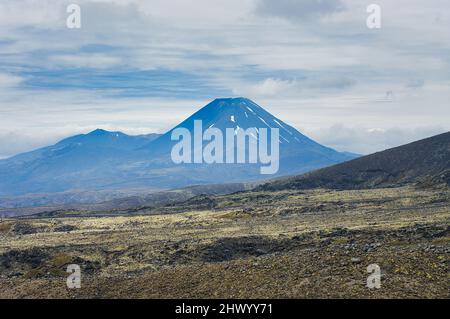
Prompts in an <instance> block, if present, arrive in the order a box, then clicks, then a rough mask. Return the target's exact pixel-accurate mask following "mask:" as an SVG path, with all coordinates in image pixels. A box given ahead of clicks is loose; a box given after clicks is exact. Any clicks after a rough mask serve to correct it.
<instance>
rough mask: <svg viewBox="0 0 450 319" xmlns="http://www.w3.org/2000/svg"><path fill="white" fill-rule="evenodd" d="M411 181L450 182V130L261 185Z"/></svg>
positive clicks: (369, 185) (385, 184) (347, 186)
mask: <svg viewBox="0 0 450 319" xmlns="http://www.w3.org/2000/svg"><path fill="white" fill-rule="evenodd" d="M411 182H420V183H430V182H431V183H434V184H438V183H446V184H447V185H450V132H447V133H444V134H440V135H437V136H433V137H430V138H427V139H424V140H420V141H417V142H414V143H410V144H407V145H403V146H400V147H396V148H393V149H389V150H386V151H383V152H379V153H375V154H372V155H368V156H364V157H360V158H357V159H354V160H352V161H349V162H345V163H342V164H338V165H335V166H331V167H327V168H323V169H320V170H317V171H314V172H311V173H308V174H305V175H302V176H295V177H289V178H284V179H279V180H275V181H273V182H270V183H267V184H264V185H262V186H261V187H260V188H261V189H264V190H281V189H308V188H317V187H323V188H334V189H362V188H374V187H389V186H397V185H403V184H406V183H411Z"/></svg>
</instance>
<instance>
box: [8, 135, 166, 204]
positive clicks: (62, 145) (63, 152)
mask: <svg viewBox="0 0 450 319" xmlns="http://www.w3.org/2000/svg"><path fill="white" fill-rule="evenodd" d="M158 137H159V135H158V134H148V135H139V136H129V135H126V134H124V133H121V132H108V131H105V130H100V129H97V130H95V131H92V132H91V133H89V134H80V135H76V136H72V137H69V138H66V139H64V140H62V141H60V142H58V143H56V144H55V145H52V146H48V147H44V148H41V149H38V150H35V151H32V152H27V153H23V154H19V155H17V156H14V157H11V158H8V159H5V160H1V161H0V178H1V179H0V195H4V194H13V195H16V194H25V193H33V192H59V191H64V190H66V189H67V188H66V186H67V185H68V186H69V188H78V187H81V188H83V186H88V184H89V182H88V179H92V178H95V175H92V176H91V178H89V174H91V173H92V171H98V170H99V169H101V167H102V166H103V167H105V166H110V165H111V164H112V163H113V162H120V161H121V159H122V158H123V157H124V156H125V155H126V154H127V152H130V151H132V150H134V149H136V148H138V147H141V146H142V145H144V144H147V143H149V142H150V141H152V140H154V139H156V138H158ZM77 179H78V180H79V182H78V183H76V180H77ZM73 181H75V183H74V182H73Z"/></svg>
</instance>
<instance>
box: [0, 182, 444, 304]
mask: <svg viewBox="0 0 450 319" xmlns="http://www.w3.org/2000/svg"><path fill="white" fill-rule="evenodd" d="M449 203H450V191H449V189H448V188H445V187H443V188H438V189H430V190H426V189H417V188H414V187H412V186H405V187H400V188H385V189H373V190H352V191H336V190H325V189H317V190H284V191H274V192H269V191H258V192H256V191H255V192H248V193H236V194H233V195H224V196H217V197H207V196H198V197H195V198H193V199H190V200H188V201H186V202H184V203H181V204H172V205H170V206H167V207H163V208H158V209H145V208H144V209H141V210H135V211H133V212H123V213H121V214H120V215H111V216H105V212H102V213H100V214H96V213H89V212H66V213H64V214H60V215H57V216H54V217H51V218H50V217H41V218H27V219H5V220H2V221H1V223H0V239H1V240H0V274H1V277H0V297H2V298H312V297H319V298H330V297H336V298H344V297H349V298H421V297H424V298H449V297H450V290H449V287H450V285H449V283H450V276H449V254H450V227H449V225H450V205H449ZM72 263H75V264H79V265H80V266H81V269H82V287H81V289H68V288H67V287H66V277H67V276H68V273H66V272H65V270H66V267H67V265H68V264H72ZM370 264H378V265H379V266H380V268H381V271H382V283H381V288H380V289H369V288H367V287H366V279H367V277H368V275H369V274H368V273H367V266H368V265H370Z"/></svg>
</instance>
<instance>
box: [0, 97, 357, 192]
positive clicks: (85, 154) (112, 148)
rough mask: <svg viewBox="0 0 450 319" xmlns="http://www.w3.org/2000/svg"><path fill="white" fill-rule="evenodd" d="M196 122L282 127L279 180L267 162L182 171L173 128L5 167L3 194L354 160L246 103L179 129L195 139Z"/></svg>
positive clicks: (111, 137)
mask: <svg viewBox="0 0 450 319" xmlns="http://www.w3.org/2000/svg"><path fill="white" fill-rule="evenodd" d="M196 120H201V121H202V124H203V129H204V130H205V129H207V128H209V127H211V128H218V129H220V130H221V131H222V132H225V130H226V129H227V128H231V129H234V130H235V133H236V132H238V131H239V130H245V129H247V128H256V129H257V130H259V129H261V128H267V129H270V128H278V129H279V132H280V139H279V143H280V144H279V145H280V161H279V171H278V174H277V175H261V173H260V168H261V166H262V164H261V163H257V164H249V163H241V164H182V165H176V164H175V163H174V162H173V161H172V158H171V154H170V153H171V150H172V147H173V145H175V144H176V143H177V141H172V140H171V134H172V131H173V130H170V131H169V132H167V133H165V134H164V135H162V136H156V135H150V136H128V135H125V134H123V133H120V132H107V131H102V130H96V131H94V132H91V133H90V134H87V135H77V136H74V137H70V138H68V139H65V140H63V141H61V142H59V143H57V144H56V145H54V146H50V147H47V148H43V149H39V150H36V151H34V152H30V153H25V154H22V155H18V156H15V157H13V158H10V159H7V160H3V161H0V196H3V197H6V196H17V195H23V194H30V193H54V192H67V191H72V190H77V191H84V190H89V191H100V190H101V191H103V190H120V191H122V190H130V189H134V190H136V189H141V190H142V191H143V192H145V189H147V188H152V189H153V190H155V189H173V188H181V187H186V186H190V185H202V184H218V183H241V182H252V181H257V180H261V179H266V178H268V177H274V176H281V175H289V174H298V173H303V172H307V171H310V170H313V169H317V168H321V167H325V166H329V165H333V164H336V163H340V162H343V161H346V160H349V159H352V158H354V157H355V156H354V155H350V154H347V153H340V152H337V151H335V150H333V149H331V148H328V147H325V146H322V145H320V144H319V143H317V142H315V141H313V140H311V139H310V138H308V137H306V136H304V135H303V134H301V133H300V132H298V131H297V130H296V129H295V128H293V127H292V126H289V125H288V124H286V123H284V122H283V121H281V120H280V119H277V118H276V117H274V116H273V115H271V114H270V113H268V112H267V111H265V110H264V109H263V108H262V107H260V106H259V105H257V104H256V103H254V102H252V101H250V100H248V99H245V98H232V99H217V100H214V101H213V102H211V103H209V104H208V105H206V106H205V107H203V108H202V109H200V110H199V111H198V112H196V113H195V114H193V115H192V116H190V117H189V118H187V119H186V120H185V121H183V122H182V123H180V124H179V125H177V126H176V127H175V128H180V127H182V128H186V129H188V130H189V131H190V132H192V133H193V129H194V121H196ZM175 128H174V129H175ZM236 134H237V133H236ZM251 138H255V139H257V138H259V136H252V137H251ZM205 144H207V143H206V142H205V143H204V145H203V146H205ZM269 148H270V145H269ZM235 154H236V152H235ZM9 200H10V199H8V201H9Z"/></svg>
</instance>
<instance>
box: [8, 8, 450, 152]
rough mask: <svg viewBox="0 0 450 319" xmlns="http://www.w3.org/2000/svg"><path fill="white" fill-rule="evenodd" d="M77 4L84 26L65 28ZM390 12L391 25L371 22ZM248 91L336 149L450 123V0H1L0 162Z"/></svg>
mask: <svg viewBox="0 0 450 319" xmlns="http://www.w3.org/2000/svg"><path fill="white" fill-rule="evenodd" d="M71 3H77V4H79V5H80V7H81V19H82V20H81V21H82V22H81V23H82V25H81V29H69V28H67V26H66V19H67V17H68V15H69V14H68V13H67V12H66V9H67V6H68V5H69V4H71ZM372 3H376V4H379V5H380V6H381V9H382V27H381V29H369V28H367V26H366V19H367V17H368V15H369V14H368V13H367V12H366V9H367V7H368V6H369V5H370V4H372ZM232 96H245V97H248V98H251V99H253V100H254V101H255V102H257V103H258V104H260V105H261V106H263V107H265V108H266V109H267V110H268V111H270V112H272V113H273V114H274V115H276V116H277V117H279V118H281V119H283V120H284V121H286V122H288V123H289V124H291V125H293V126H295V127H296V128H298V129H299V130H300V131H301V132H303V133H304V134H307V135H308V136H310V137H312V138H314V139H316V140H317V141H319V142H321V143H323V144H326V145H328V146H331V147H334V148H336V149H338V150H345V151H352V152H359V153H370V152H374V151H378V150H382V149H385V148H388V147H392V146H397V145H400V144H403V143H406V142H410V141H413V140H417V139H420V138H423V137H428V136H431V135H434V134H437V133H441V132H445V131H449V130H450V105H449V101H450V4H449V2H448V0H428V1H423V0H377V1H375V0H368V1H365V0H277V1H274V0H226V1H225V0H195V1H192V0H164V1H162V0H145V1H144V0H79V1H75V0H73V1H62V0H2V1H1V2H0V158H1V157H7V156H11V155H13V154H16V153H18V152H22V151H27V150H31V149H33V148H36V147H40V146H44V145H48V144H51V143H54V142H56V141H57V140H59V139H61V138H63V137H66V136H68V135H73V134H78V133H87V132H89V131H91V130H93V129H95V128H98V127H100V128H104V129H108V130H120V131H124V132H125V133H129V134H141V133H151V132H164V131H165V130H167V129H169V128H170V127H172V126H173V125H175V124H177V123H178V122H179V121H181V120H182V119H184V118H185V117H187V116H188V115H190V114H191V113H192V112H194V111H195V110H196V109H198V108H199V107H201V106H203V105H205V104H207V103H208V102H209V101H210V100H211V99H214V98H216V97H232Z"/></svg>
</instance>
